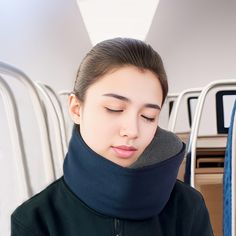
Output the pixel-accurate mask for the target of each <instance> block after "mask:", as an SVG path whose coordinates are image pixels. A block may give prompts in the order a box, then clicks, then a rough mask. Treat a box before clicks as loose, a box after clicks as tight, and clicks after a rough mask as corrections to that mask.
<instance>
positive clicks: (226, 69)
mask: <svg viewBox="0 0 236 236" xmlns="http://www.w3.org/2000/svg"><path fill="white" fill-rule="evenodd" d="M235 12H236V1H234V0H227V1H222V0H208V1H204V0H195V1H194V0H190V1H189V0H178V1H174V0H160V2H159V5H158V8H157V11H156V14H155V16H154V18H153V22H152V25H151V27H150V30H149V33H148V35H147V37H146V41H147V42H148V43H150V44H151V45H152V46H153V47H154V49H156V50H157V51H158V52H159V53H160V55H161V57H162V58H163V61H164V64H165V67H166V71H167V75H168V79H169V85H170V92H171V93H179V92H181V91H182V90H184V89H187V88H191V87H202V86H205V85H206V84H208V83H209V82H211V81H215V80H222V79H235V78H236V66H235V62H236V44H235V42H236V30H235V22H236V14H235Z"/></svg>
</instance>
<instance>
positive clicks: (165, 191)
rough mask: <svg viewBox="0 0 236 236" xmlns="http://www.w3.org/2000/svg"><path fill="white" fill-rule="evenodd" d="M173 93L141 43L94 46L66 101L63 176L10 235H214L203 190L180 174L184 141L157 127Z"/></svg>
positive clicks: (27, 207)
mask: <svg viewBox="0 0 236 236" xmlns="http://www.w3.org/2000/svg"><path fill="white" fill-rule="evenodd" d="M167 92H168V85H167V79H166V73H165V70H164V67H163V63H162V61H161V58H160V56H159V55H158V54H157V52H155V51H154V50H153V49H152V48H151V47H150V46H149V45H147V44H145V43H144V42H141V41H139V40H134V39H123V38H116V39H111V40H106V41H104V42H101V43H99V44H97V45H96V46H95V47H94V48H92V50H91V51H90V52H89V53H88V54H87V55H86V57H85V58H84V60H83V61H82V63H81V65H80V68H79V71H78V76H77V79H76V81H75V86H74V93H73V94H72V95H71V96H70V98H69V111H70V115H71V117H72V119H73V121H74V123H75V126H74V129H73V133H72V137H71V141H70V145H69V149H68V153H67V156H66V158H65V162H64V175H63V177H61V178H60V179H59V180H57V181H55V182H54V183H52V184H51V185H50V186H49V187H47V188H46V189H45V190H43V191H42V192H41V193H39V194H37V195H36V196H34V197H33V198H31V199H30V200H28V201H27V202H25V203H24V204H22V205H21V206H20V207H18V208H17V209H16V210H15V212H14V213H13V214H12V235H13V236H15V235H24V236H27V235H37V236H41V235H50V236H51V235H53V236H54V235H55V236H60V235H64V236H73V235H82V236H90V235H96V236H106V235H116V236H118V235H135V236H139V235H140V236H141V235H142V236H144V235H145V236H149V235H150V236H152V235H153V236H154V235H159V236H164V235H165V236H174V235H179V236H195V235H196V236H199V235H201V236H209V235H213V234H212V229H211V225H210V221H209V215H208V211H207V209H206V206H205V203H204V200H203V198H202V196H201V195H200V193H198V192H197V191H196V190H194V189H192V188H191V187H189V186H187V185H185V184H184V183H182V182H180V181H176V177H177V173H178V169H179V166H180V164H181V162H182V159H183V156H184V150H185V145H184V144H183V143H182V142H181V141H180V140H179V139H178V138H177V137H176V136H175V135H174V134H172V133H170V132H167V131H165V130H163V129H161V128H159V127H158V118H159V114H160V110H161V107H162V105H163V103H164V100H165V97H166V94H167Z"/></svg>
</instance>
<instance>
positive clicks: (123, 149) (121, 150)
mask: <svg viewBox="0 0 236 236" xmlns="http://www.w3.org/2000/svg"><path fill="white" fill-rule="evenodd" d="M112 150H113V151H114V152H115V154H116V155H117V156H118V157H120V158H129V157H131V156H133V154H134V153H135V152H136V151H137V149H136V148H134V147H130V146H125V145H122V146H116V147H114V146H112Z"/></svg>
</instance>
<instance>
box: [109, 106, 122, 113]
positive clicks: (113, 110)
mask: <svg viewBox="0 0 236 236" xmlns="http://www.w3.org/2000/svg"><path fill="white" fill-rule="evenodd" d="M105 108H106V110H107V111H108V112H122V111H123V110H120V109H117V110H116V109H111V108H108V107H105Z"/></svg>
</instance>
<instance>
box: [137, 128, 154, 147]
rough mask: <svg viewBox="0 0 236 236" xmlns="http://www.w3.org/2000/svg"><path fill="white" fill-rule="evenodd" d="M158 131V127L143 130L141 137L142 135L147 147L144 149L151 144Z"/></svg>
mask: <svg viewBox="0 0 236 236" xmlns="http://www.w3.org/2000/svg"><path fill="white" fill-rule="evenodd" d="M156 129H157V125H156V126H154V127H149V128H147V127H146V128H145V127H144V128H143V129H142V131H141V135H142V143H143V145H144V146H145V147H144V149H145V148H146V147H147V146H148V145H149V144H150V143H151V141H152V139H153V138H154V135H155V133H156Z"/></svg>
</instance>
